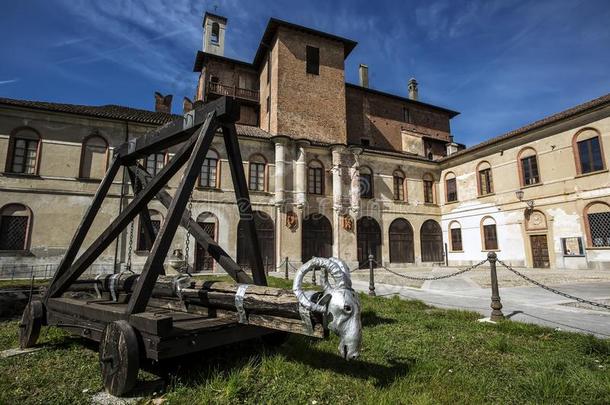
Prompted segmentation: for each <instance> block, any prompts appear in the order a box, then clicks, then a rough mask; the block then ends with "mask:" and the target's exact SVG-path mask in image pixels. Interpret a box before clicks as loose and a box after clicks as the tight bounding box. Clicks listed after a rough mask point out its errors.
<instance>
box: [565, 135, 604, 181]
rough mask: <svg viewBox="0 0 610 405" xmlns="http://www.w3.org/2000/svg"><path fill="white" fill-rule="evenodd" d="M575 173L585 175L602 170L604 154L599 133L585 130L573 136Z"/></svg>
mask: <svg viewBox="0 0 610 405" xmlns="http://www.w3.org/2000/svg"><path fill="white" fill-rule="evenodd" d="M572 148H573V149H574V158H575V159H576V171H577V172H578V174H587V173H592V172H597V171H599V170H604V169H605V167H606V163H605V162H604V152H603V150H604V149H603V147H602V139H601V137H600V136H599V132H597V130H595V129H593V128H585V129H583V130H581V131H579V132H577V133H576V135H574V138H573V139H572Z"/></svg>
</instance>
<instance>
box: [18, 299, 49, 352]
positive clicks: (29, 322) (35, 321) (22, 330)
mask: <svg viewBox="0 0 610 405" xmlns="http://www.w3.org/2000/svg"><path fill="white" fill-rule="evenodd" d="M43 313H44V309H43V307H42V302H40V301H31V302H30V303H29V304H28V305H27V306H26V307H25V310H24V311H23V315H22V316H21V323H20V324H19V347H21V348H22V349H27V348H28V347H32V346H34V345H35V344H36V341H37V340H38V336H40V327H41V326H42V321H43V318H44V316H43Z"/></svg>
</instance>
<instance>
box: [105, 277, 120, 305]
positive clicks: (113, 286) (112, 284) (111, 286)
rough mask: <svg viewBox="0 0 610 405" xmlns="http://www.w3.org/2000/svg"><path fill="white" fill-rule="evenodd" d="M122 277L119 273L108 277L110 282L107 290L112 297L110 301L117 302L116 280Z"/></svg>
mask: <svg viewBox="0 0 610 405" xmlns="http://www.w3.org/2000/svg"><path fill="white" fill-rule="evenodd" d="M122 275H123V272H120V273H116V274H113V275H112V276H110V280H108V281H109V283H108V284H109V285H108V288H109V289H110V296H111V297H112V301H114V302H117V296H116V281H117V279H118V278H120V277H121V276H122Z"/></svg>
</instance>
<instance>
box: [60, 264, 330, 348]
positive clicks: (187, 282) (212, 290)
mask: <svg viewBox="0 0 610 405" xmlns="http://www.w3.org/2000/svg"><path fill="white" fill-rule="evenodd" d="M138 277H139V275H137V274H128V273H122V274H116V275H108V276H104V277H101V278H99V279H81V280H78V281H77V282H76V283H74V284H73V285H72V286H71V287H70V291H80V292H88V293H92V294H95V293H99V294H105V295H106V296H108V295H109V294H110V298H112V297H113V296H114V298H115V299H118V297H119V295H121V294H123V295H125V294H130V293H131V292H132V291H133V287H134V286H135V285H136V283H137V280H138ZM239 286H240V284H233V283H227V282H221V281H204V280H197V279H194V278H190V277H184V278H180V279H179V278H177V277H172V276H159V278H158V280H157V282H156V283H155V284H154V287H153V291H152V296H153V297H154V298H155V299H156V300H155V305H163V306H166V307H167V308H171V309H174V310H182V311H186V312H197V311H198V310H200V309H201V307H203V308H207V309H212V310H214V311H215V312H216V314H217V315H218V316H237V312H238V311H237V307H236V304H235V295H236V293H237V290H238V288H239ZM243 309H244V310H245V312H246V314H247V323H248V324H251V325H255V326H263V327H266V328H269V329H275V330H280V331H286V332H292V333H299V334H304V335H309V336H314V337H320V338H321V337H324V334H325V332H324V328H323V326H322V319H321V316H320V315H319V314H316V313H312V314H311V322H312V326H313V331H311V329H309V328H308V326H307V325H305V322H303V320H302V319H301V315H300V313H299V303H298V300H297V298H296V296H295V295H294V293H293V292H292V291H291V290H286V289H282V288H274V287H267V286H257V285H252V284H248V285H247V288H246V290H245V293H244V295H243Z"/></svg>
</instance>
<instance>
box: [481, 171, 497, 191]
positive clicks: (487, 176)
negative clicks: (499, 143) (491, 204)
mask: <svg viewBox="0 0 610 405" xmlns="http://www.w3.org/2000/svg"><path fill="white" fill-rule="evenodd" d="M493 192H494V190H493V180H492V178H491V169H483V170H481V171H479V195H487V194H491V193H493Z"/></svg>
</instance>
